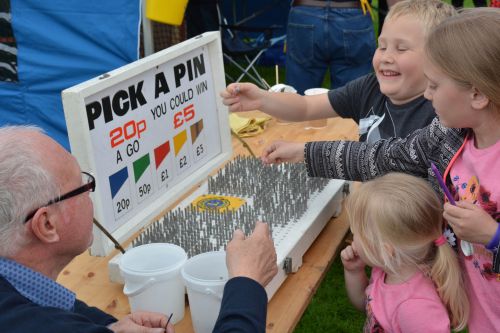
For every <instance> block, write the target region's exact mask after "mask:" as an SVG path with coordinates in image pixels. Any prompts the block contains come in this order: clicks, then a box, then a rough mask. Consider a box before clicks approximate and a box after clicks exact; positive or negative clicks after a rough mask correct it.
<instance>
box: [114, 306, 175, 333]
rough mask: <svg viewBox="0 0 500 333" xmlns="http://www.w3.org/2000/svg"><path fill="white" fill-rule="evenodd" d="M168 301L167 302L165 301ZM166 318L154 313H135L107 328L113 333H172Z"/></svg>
mask: <svg viewBox="0 0 500 333" xmlns="http://www.w3.org/2000/svg"><path fill="white" fill-rule="evenodd" d="M167 301H168V300H167ZM167 321H168V318H167V317H166V316H165V315H163V314H161V313H155V312H142V311H137V312H133V313H131V314H129V315H128V316H126V317H124V318H122V319H120V320H118V321H117V322H115V323H113V324H111V325H109V326H108V328H109V329H110V330H112V331H113V332H115V333H174V332H175V330H174V326H173V325H172V324H168V327H167V329H166V330H165V326H166V325H167Z"/></svg>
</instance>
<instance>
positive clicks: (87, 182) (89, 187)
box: [24, 171, 95, 223]
mask: <svg viewBox="0 0 500 333" xmlns="http://www.w3.org/2000/svg"><path fill="white" fill-rule="evenodd" d="M82 179H83V185H82V186H80V187H79V188H77V189H74V190H73V191H70V192H68V193H66V194H63V195H61V196H60V197H58V198H55V199H52V200H50V201H49V202H47V203H46V204H45V205H43V206H42V207H46V206H50V205H52V204H55V203H56V202H60V201H63V200H66V199H69V198H72V197H75V196H77V195H79V194H82V193H85V192H87V191H90V192H94V191H95V178H94V176H92V175H91V174H90V173H88V172H83V171H82ZM42 207H38V208H37V209H34V210H33V211H31V212H30V213H29V214H28V216H26V219H25V220H24V223H26V222H28V221H29V220H31V219H32V218H33V216H35V214H36V212H37V211H38V210H39V209H40V208H42Z"/></svg>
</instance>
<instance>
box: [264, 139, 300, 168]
mask: <svg viewBox="0 0 500 333" xmlns="http://www.w3.org/2000/svg"><path fill="white" fill-rule="evenodd" d="M304 146H305V144H304V143H301V142H286V141H275V142H273V143H272V144H271V145H269V146H267V147H266V148H264V150H263V151H262V155H261V160H262V162H263V163H265V164H272V163H283V162H291V163H297V162H302V161H304Z"/></svg>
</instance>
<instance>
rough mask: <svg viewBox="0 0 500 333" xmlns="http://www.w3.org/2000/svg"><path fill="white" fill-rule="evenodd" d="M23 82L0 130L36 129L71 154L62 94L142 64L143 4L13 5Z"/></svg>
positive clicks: (6, 99)
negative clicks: (4, 127) (22, 126)
mask: <svg viewBox="0 0 500 333" xmlns="http://www.w3.org/2000/svg"><path fill="white" fill-rule="evenodd" d="M10 5H11V22H12V29H13V32H14V37H15V39H16V43H17V64H18V68H17V69H18V80H19V81H18V82H0V125H6V124H11V125H16V124H34V125H37V126H40V127H42V128H43V129H44V130H45V131H46V132H47V133H48V134H49V135H50V136H51V137H53V138H54V139H55V140H57V141H58V142H59V143H61V144H62V145H63V146H64V147H66V148H67V149H69V142H68V137H67V132H66V123H65V119H64V112H63V107H62V101H61V91H62V90H64V89H66V88H68V87H71V86H73V85H75V84H78V83H81V82H83V81H86V80H88V79H90V78H93V77H95V76H98V75H100V74H102V73H105V72H108V71H110V70H113V69H115V68H118V67H120V66H123V65H125V64H128V63H130V62H132V61H135V60H136V59H137V58H138V34H139V24H140V0H106V1H102V0H85V1H81V0H44V1H40V0H11V1H10Z"/></svg>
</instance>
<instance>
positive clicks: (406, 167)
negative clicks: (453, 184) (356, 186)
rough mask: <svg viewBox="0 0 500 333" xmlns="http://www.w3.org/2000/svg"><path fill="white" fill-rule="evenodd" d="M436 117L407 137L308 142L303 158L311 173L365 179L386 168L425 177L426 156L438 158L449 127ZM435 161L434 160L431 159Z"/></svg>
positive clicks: (376, 174) (386, 171)
mask: <svg viewBox="0 0 500 333" xmlns="http://www.w3.org/2000/svg"><path fill="white" fill-rule="evenodd" d="M443 129H444V128H443V127H442V126H441V125H440V124H439V121H438V120H437V118H436V119H434V120H433V122H432V123H431V125H429V126H427V127H425V128H423V129H420V130H417V131H415V132H413V133H412V134H410V135H408V136H407V137H406V138H404V139H403V138H391V139H387V140H379V141H376V142H374V143H373V144H367V143H364V142H353V141H323V142H308V143H307V144H306V146H305V155H304V159H305V162H306V166H307V172H308V175H309V176H312V177H326V178H336V179H346V180H357V181H366V180H370V179H373V178H376V177H378V176H381V175H383V174H386V173H388V172H404V173H408V174H412V175H415V176H418V177H426V176H427V175H428V168H429V165H430V161H429V158H432V157H434V158H438V157H437V155H438V154H437V152H438V150H439V146H440V144H441V141H442V139H443V137H445V136H446V135H447V134H448V133H449V131H446V129H444V130H443ZM434 162H436V161H434Z"/></svg>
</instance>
